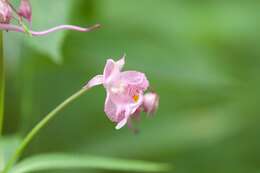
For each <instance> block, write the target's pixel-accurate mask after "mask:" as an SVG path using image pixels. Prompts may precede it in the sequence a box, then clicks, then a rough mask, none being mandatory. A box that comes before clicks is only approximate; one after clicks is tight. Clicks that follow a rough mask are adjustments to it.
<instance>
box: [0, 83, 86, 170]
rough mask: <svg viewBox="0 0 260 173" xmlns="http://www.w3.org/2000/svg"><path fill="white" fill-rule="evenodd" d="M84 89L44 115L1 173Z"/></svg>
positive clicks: (9, 167) (7, 168) (10, 166)
mask: <svg viewBox="0 0 260 173" xmlns="http://www.w3.org/2000/svg"><path fill="white" fill-rule="evenodd" d="M86 91H88V89H87V88H83V89H81V90H79V91H78V92H76V93H75V94H73V95H72V96H71V97H69V98H68V99H66V100H65V101H64V102H62V103H61V104H60V105H59V106H57V107H56V108H55V109H53V110H52V111H51V112H50V113H49V114H47V115H46V116H45V118H43V119H42V120H41V121H40V122H39V123H38V124H37V125H36V126H35V127H34V128H33V129H32V130H31V131H30V132H29V133H28V134H27V135H26V136H25V138H24V139H23V141H22V142H21V144H20V145H19V146H18V148H17V149H16V151H15V153H14V154H13V155H12V157H11V158H10V160H9V161H8V162H7V164H6V166H5V168H4V170H3V171H2V173H8V171H10V169H11V168H12V167H13V165H14V164H15V162H16V161H17V159H18V158H19V157H20V155H21V154H22V153H23V151H24V149H25V148H26V147H27V145H28V144H29V143H30V142H31V140H32V139H33V138H34V137H35V136H36V135H37V134H38V133H39V131H40V130H41V129H42V128H43V127H44V126H45V125H47V124H48V123H49V121H50V120H51V119H52V118H53V117H55V115H57V113H59V112H60V111H61V110H62V109H64V108H65V107H66V106H68V105H69V104H70V103H71V102H73V101H74V100H76V99H77V98H79V97H80V96H82V95H83V94H84V93H85V92H86Z"/></svg>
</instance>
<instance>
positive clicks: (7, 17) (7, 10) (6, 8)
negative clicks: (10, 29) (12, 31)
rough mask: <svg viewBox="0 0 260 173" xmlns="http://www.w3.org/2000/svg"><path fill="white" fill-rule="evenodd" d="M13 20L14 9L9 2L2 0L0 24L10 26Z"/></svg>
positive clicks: (0, 1)
mask: <svg viewBox="0 0 260 173" xmlns="http://www.w3.org/2000/svg"><path fill="white" fill-rule="evenodd" d="M11 19H12V8H11V7H10V5H9V4H8V1H7V0H0V23H4V24H9V23H10V21H11Z"/></svg>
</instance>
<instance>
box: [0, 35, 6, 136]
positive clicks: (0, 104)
mask: <svg viewBox="0 0 260 173" xmlns="http://www.w3.org/2000/svg"><path fill="white" fill-rule="evenodd" d="M4 91H5V62H4V51H3V32H2V31H1V32H0V136H1V135H2V131H3V124H4V123H3V121H4V94H5V92H4Z"/></svg>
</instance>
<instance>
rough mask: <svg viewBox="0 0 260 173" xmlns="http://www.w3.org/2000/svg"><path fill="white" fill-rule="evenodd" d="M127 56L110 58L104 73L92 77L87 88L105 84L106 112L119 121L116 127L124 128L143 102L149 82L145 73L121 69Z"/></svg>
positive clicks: (108, 115) (109, 116)
mask: <svg viewBox="0 0 260 173" xmlns="http://www.w3.org/2000/svg"><path fill="white" fill-rule="evenodd" d="M124 64H125V58H124V57H123V58H121V59H120V60H119V61H114V60H112V59H108V60H107V63H106V66H105V69H104V73H103V75H97V76H95V77H94V78H92V79H91V80H90V81H89V82H88V84H87V85H86V86H85V87H86V88H91V87H93V86H96V85H100V84H103V86H104V87H105V89H106V93H107V96H106V101H105V109H104V110H105V113H106V115H107V117H108V118H109V119H110V120H111V121H113V122H116V123H117V126H116V129H120V128H122V127H123V126H124V125H125V124H126V123H127V122H128V120H129V119H130V116H131V115H133V114H134V113H135V112H136V111H137V109H138V108H139V107H140V106H141V105H142V104H143V94H144V91H145V90H146V89H147V88H148V87H149V82H148V80H147V78H146V76H145V74H144V73H141V72H138V71H123V72H122V71H121V70H122V68H123V66H124Z"/></svg>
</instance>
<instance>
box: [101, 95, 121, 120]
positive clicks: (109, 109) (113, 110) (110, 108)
mask: <svg viewBox="0 0 260 173" xmlns="http://www.w3.org/2000/svg"><path fill="white" fill-rule="evenodd" d="M104 111H105V113H106V115H107V117H108V118H109V119H110V120H111V121H113V122H117V115H116V114H117V112H118V111H117V106H116V105H115V104H114V103H113V102H112V100H111V98H110V94H109V93H107V97H106V101H105V110H104Z"/></svg>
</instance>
